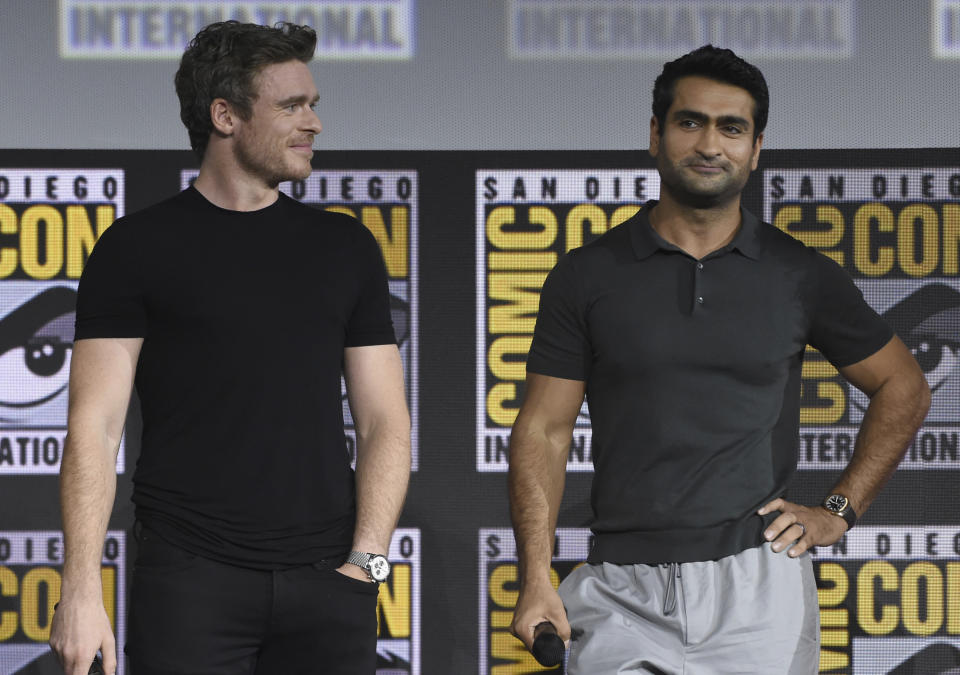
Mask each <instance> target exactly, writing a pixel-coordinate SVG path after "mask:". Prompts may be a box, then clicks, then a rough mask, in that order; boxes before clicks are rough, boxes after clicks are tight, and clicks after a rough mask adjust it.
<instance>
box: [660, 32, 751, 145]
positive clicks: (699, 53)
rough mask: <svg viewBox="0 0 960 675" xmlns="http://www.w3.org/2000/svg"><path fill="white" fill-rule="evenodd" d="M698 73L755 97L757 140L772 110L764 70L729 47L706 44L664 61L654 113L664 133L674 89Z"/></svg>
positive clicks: (661, 131)
mask: <svg viewBox="0 0 960 675" xmlns="http://www.w3.org/2000/svg"><path fill="white" fill-rule="evenodd" d="M691 75H698V76H700V77H706V78H709V79H711V80H716V81H717V82H723V83H724V84H732V85H734V86H735V87H740V88H741V89H746V90H747V92H749V94H750V96H752V97H753V104H754V105H753V140H754V141H756V140H757V136H759V135H760V134H761V133H762V132H763V130H764V129H765V128H766V126H767V113H768V112H769V110H770V92H769V91H768V90H767V81H766V80H765V79H763V73H761V72H760V69H759V68H757V67H756V66H754V65H751V64H749V63H747V62H746V61H744V60H743V59H741V58H740V57H739V56H737V55H736V54H734V53H733V52H732V51H730V50H729V49H721V48H719V47H714V46H713V45H704V46H703V47H700V48H699V49H695V50H693V51H692V52H690V53H689V54H684V55H683V56H681V57H680V58H679V59H677V60H676V61H670V62H669V63H666V64H664V66H663V72H662V73H660V75H659V76H658V77H657V81H656V82H654V84H653V116H654V117H656V118H657V124H658V125H659V127H660V133H661V134H662V133H663V129H664V124H665V123H666V116H667V110H669V109H670V106H671V105H672V104H673V95H674V88H675V86H676V83H677V80H679V79H680V78H681V77H688V76H691Z"/></svg>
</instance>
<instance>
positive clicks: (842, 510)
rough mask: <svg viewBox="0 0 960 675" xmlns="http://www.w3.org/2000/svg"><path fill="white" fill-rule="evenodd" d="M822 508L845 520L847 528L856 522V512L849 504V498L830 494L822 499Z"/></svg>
mask: <svg viewBox="0 0 960 675" xmlns="http://www.w3.org/2000/svg"><path fill="white" fill-rule="evenodd" d="M823 508H825V509H826V510H827V511H829V512H830V513H832V514H833V515H835V516H840V517H841V518H843V519H844V520H845V521H847V529H848V530H849V529H850V528H851V527H853V524H854V523H855V522H857V514H856V512H854V510H853V507H852V506H850V500H849V499H847V498H846V497H844V496H843V495H830V496H829V497H827V498H826V499H824V500H823Z"/></svg>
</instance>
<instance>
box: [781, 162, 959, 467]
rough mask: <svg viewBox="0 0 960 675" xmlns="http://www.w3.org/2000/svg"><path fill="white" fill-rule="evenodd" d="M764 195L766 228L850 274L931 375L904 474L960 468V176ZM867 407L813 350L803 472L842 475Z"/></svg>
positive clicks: (901, 177) (847, 182)
mask: <svg viewBox="0 0 960 675" xmlns="http://www.w3.org/2000/svg"><path fill="white" fill-rule="evenodd" d="M763 184H764V219H765V220H767V221H768V222H770V223H772V224H773V225H775V226H776V227H779V228H780V229H781V230H784V231H785V232H788V233H790V234H792V235H793V236H795V237H796V238H797V239H799V240H800V241H802V242H804V243H805V244H807V245H808V246H811V247H813V248H816V249H817V250H819V251H821V252H822V253H823V254H824V255H826V256H828V257H830V258H832V259H833V260H834V261H835V262H837V263H838V264H839V265H840V266H842V267H843V268H844V269H846V271H847V272H849V274H850V275H851V276H852V277H853V278H854V280H855V281H856V283H857V285H858V287H859V288H860V290H861V291H862V292H863V294H864V298H866V300H867V302H868V303H870V305H871V306H872V307H873V308H874V309H875V310H877V311H878V312H879V313H880V314H881V315H882V316H883V317H884V318H885V319H886V320H887V322H888V323H889V325H890V326H891V328H893V330H894V331H895V332H896V334H897V335H898V336H899V337H900V338H901V339H902V340H903V342H904V343H905V344H906V345H907V347H908V348H909V349H910V350H911V352H912V353H913V355H914V356H915V357H916V359H917V362H918V363H919V364H920V367H921V368H922V369H923V372H924V374H925V375H926V378H927V382H928V383H929V385H930V388H931V391H932V392H933V403H932V407H931V410H930V414H929V415H928V417H927V419H926V422H925V423H924V426H923V428H922V429H921V430H920V431H919V432H918V433H917V436H916V437H915V438H914V440H913V442H912V443H911V445H910V447H909V448H908V451H907V456H906V458H905V460H904V462H903V463H902V464H901V468H906V469H956V468H960V404H958V401H960V368H958V364H960V312H958V308H960V291H958V289H960V279H958V276H960V203H958V200H960V168H944V167H939V168H926V169H924V168H919V169H916V168H915V169H894V168H884V169H766V170H764V172H763ZM867 403H868V401H867V398H866V397H865V396H864V395H863V394H862V393H861V392H860V391H859V390H857V389H856V388H854V387H851V386H849V385H848V384H847V383H846V382H845V381H843V380H842V378H840V376H839V373H838V372H837V370H836V369H835V368H833V366H831V365H830V364H829V363H828V362H827V361H826V360H824V359H823V358H822V357H821V356H820V355H819V354H818V353H816V352H815V351H813V350H810V349H808V352H807V358H806V359H805V361H804V364H803V370H802V394H801V411H800V421H801V431H800V448H799V450H800V453H799V455H800V461H799V466H800V468H811V469H813V468H841V467H842V466H844V465H845V464H846V462H847V461H848V460H849V459H850V456H851V455H852V453H853V445H854V442H855V439H856V431H857V425H858V424H859V422H860V421H861V420H862V418H863V413H864V411H865V410H866V406H867Z"/></svg>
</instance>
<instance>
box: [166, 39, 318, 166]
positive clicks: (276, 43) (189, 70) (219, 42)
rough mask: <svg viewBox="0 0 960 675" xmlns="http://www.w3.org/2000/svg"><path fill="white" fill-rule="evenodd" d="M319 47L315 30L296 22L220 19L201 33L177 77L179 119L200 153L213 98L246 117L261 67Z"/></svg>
mask: <svg viewBox="0 0 960 675" xmlns="http://www.w3.org/2000/svg"><path fill="white" fill-rule="evenodd" d="M316 47H317V34H316V32H315V31H314V30H313V29H312V28H310V27H309V26H298V25H296V24H292V23H278V24H276V25H274V26H273V27H270V26H259V25H257V24H254V23H239V22H237V21H219V22H217V23H212V24H210V25H209V26H207V27H206V28H204V29H203V30H201V31H200V32H199V33H197V35H196V37H194V38H193V40H191V41H190V45H189V46H188V47H187V49H186V51H185V52H184V53H183V57H182V58H181V59H180V68H179V70H177V74H176V75H175V76H174V79H173V81H174V85H175V86H176V89H177V96H178V97H179V98H180V119H181V120H183V124H184V126H186V127H187V133H189V135H190V147H192V148H193V151H194V152H195V153H197V155H198V156H199V157H200V159H201V160H202V159H203V155H204V153H205V152H206V150H207V143H208V142H209V141H210V134H211V133H212V132H213V122H212V121H211V120H210V105H211V104H212V103H213V101H214V99H218V98H222V99H224V100H226V101H228V102H229V103H230V104H231V105H232V106H234V107H235V108H236V110H237V114H238V115H240V117H241V119H245V120H246V119H250V115H251V114H252V112H253V102H254V101H255V100H256V97H257V91H256V82H255V79H256V76H257V75H258V74H259V73H260V71H261V70H263V68H265V67H266V66H270V65H273V64H275V63H285V62H287V61H293V60H297V61H301V62H303V63H307V62H308V61H309V60H310V59H312V58H313V53H314V51H315V50H316Z"/></svg>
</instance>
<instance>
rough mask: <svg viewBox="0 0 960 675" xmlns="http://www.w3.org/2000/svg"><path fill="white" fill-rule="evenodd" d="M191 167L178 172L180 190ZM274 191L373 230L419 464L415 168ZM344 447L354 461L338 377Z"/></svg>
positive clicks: (311, 180) (322, 177) (326, 177)
mask: <svg viewBox="0 0 960 675" xmlns="http://www.w3.org/2000/svg"><path fill="white" fill-rule="evenodd" d="M196 177H197V170H196V169H192V170H183V171H181V172H180V187H181V189H185V188H186V187H187V186H188V185H190V184H191V183H192V182H193V180H194V179H195V178H196ZM280 190H281V191H282V192H284V193H285V194H287V195H289V196H291V197H293V198H294V199H298V200H300V201H302V202H303V203H305V204H310V205H311V206H316V207H317V208H322V209H325V210H328V211H336V212H337V213H344V214H347V215H349V216H352V217H354V218H356V219H357V220H359V221H360V222H361V223H363V224H364V225H365V226H366V227H367V229H368V230H370V232H371V233H372V234H373V236H374V238H375V239H376V240H377V243H378V244H379V245H380V251H381V253H382V254H383V260H384V263H385V265H386V269H387V279H388V284H389V287H390V317H391V319H392V320H393V330H394V333H395V334H396V337H397V343H398V345H399V347H400V356H401V358H402V359H403V368H404V379H405V382H406V388H407V405H408V407H409V409H410V421H411V425H412V427H411V446H412V452H413V470H414V471H416V470H417V468H418V465H419V452H418V447H419V421H418V420H419V396H418V391H419V386H418V382H419V367H418V363H417V360H418V358H419V348H418V330H417V322H418V317H419V311H418V304H419V288H418V284H419V273H418V270H417V236H418V188H417V173H416V172H415V171H375V170H374V171H371V170H363V171H314V172H313V173H312V174H311V175H310V176H309V177H308V178H306V179H303V180H295V181H285V182H283V183H280ZM340 402H341V406H342V407H343V419H344V431H345V432H346V437H347V449H348V451H349V452H350V456H351V457H352V458H354V460H355V459H356V443H357V434H356V428H355V427H354V422H353V415H352V414H351V413H350V406H349V404H348V401H347V392H346V385H345V384H344V383H343V381H342V380H341V383H340Z"/></svg>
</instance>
